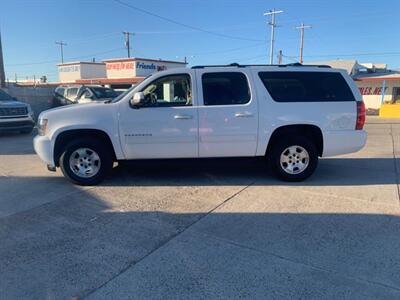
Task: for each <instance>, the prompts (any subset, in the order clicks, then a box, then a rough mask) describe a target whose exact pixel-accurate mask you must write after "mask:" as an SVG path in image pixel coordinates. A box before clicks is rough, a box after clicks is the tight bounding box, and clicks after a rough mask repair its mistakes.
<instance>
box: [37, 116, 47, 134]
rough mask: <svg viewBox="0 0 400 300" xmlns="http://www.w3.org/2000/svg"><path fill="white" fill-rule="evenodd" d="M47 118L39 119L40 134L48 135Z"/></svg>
mask: <svg viewBox="0 0 400 300" xmlns="http://www.w3.org/2000/svg"><path fill="white" fill-rule="evenodd" d="M47 122H48V120H47V119H39V122H38V133H39V135H46V131H47Z"/></svg>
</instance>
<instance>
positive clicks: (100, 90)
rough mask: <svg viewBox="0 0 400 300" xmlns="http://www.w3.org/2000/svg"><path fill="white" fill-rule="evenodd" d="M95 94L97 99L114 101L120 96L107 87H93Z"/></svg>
mask: <svg viewBox="0 0 400 300" xmlns="http://www.w3.org/2000/svg"><path fill="white" fill-rule="evenodd" d="M90 89H91V90H92V92H93V94H95V95H96V98H97V99H113V98H115V97H117V96H118V94H117V93H116V92H115V91H114V90H113V89H110V88H105V87H92V88H90Z"/></svg>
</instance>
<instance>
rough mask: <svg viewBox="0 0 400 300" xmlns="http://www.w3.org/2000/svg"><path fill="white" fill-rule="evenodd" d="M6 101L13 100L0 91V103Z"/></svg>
mask: <svg viewBox="0 0 400 300" xmlns="http://www.w3.org/2000/svg"><path fill="white" fill-rule="evenodd" d="M7 100H13V98H12V97H11V96H10V95H9V94H7V93H6V92H4V91H3V90H0V101H7Z"/></svg>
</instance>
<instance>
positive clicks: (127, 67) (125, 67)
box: [106, 61, 136, 78]
mask: <svg viewBox="0 0 400 300" xmlns="http://www.w3.org/2000/svg"><path fill="white" fill-rule="evenodd" d="M134 66H135V62H134V61H117V62H106V69H107V78H132V77H135V76H136V74H135V67H134Z"/></svg>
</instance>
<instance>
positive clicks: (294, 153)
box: [280, 145, 310, 175]
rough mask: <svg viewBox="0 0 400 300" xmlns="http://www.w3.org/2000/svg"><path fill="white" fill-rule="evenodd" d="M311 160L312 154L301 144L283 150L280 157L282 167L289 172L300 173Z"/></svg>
mask: <svg viewBox="0 0 400 300" xmlns="http://www.w3.org/2000/svg"><path fill="white" fill-rule="evenodd" d="M309 162H310V155H309V154H308V152H307V150H306V149H304V148H303V147H301V146H297V145H294V146H290V147H287V148H286V149H285V150H283V152H282V154H281V157H280V164H281V167H282V169H283V170H284V171H285V172H286V173H288V174H293V175H294V174H299V173H301V172H303V171H304V170H305V169H306V168H307V167H308V163H309Z"/></svg>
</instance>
